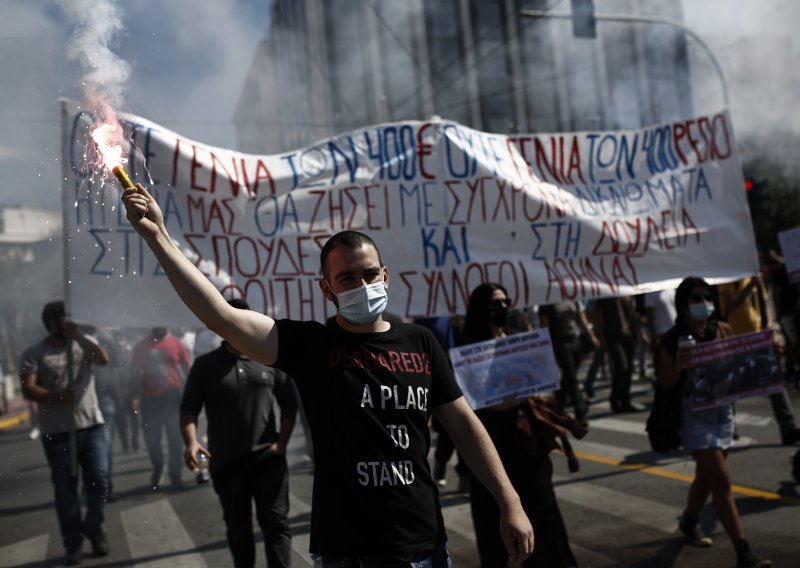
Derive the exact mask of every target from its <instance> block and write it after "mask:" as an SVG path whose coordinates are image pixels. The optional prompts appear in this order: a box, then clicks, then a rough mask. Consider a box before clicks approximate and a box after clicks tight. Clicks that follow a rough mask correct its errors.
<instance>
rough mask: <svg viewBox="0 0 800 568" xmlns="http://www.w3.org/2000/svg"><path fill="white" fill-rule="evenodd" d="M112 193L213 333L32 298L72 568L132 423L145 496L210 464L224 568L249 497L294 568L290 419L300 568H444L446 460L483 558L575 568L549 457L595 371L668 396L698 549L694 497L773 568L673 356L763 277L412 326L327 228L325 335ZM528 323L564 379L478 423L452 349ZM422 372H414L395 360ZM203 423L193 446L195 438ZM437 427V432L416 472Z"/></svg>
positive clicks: (734, 323) (614, 406) (743, 302)
mask: <svg viewBox="0 0 800 568" xmlns="http://www.w3.org/2000/svg"><path fill="white" fill-rule="evenodd" d="M123 201H124V203H125V207H126V210H127V216H128V219H129V221H130V222H131V224H132V225H133V227H134V229H135V230H136V231H137V232H138V233H139V234H140V235H141V236H142V237H143V238H144V239H145V241H146V242H147V244H148V245H149V247H150V248H151V250H152V251H153V252H154V254H155V255H156V257H157V259H158V261H159V262H160V264H161V266H162V267H163V268H164V271H165V273H166V274H167V276H168V278H169V280H170V282H171V283H172V285H173V286H174V287H175V289H176V291H177V292H178V294H179V296H180V297H181V299H182V300H183V301H184V303H185V304H186V305H187V306H188V307H189V308H190V309H191V310H192V311H193V312H194V313H195V315H196V316H197V317H198V318H199V319H200V320H201V321H202V322H203V323H204V324H205V325H206V326H207V327H208V329H209V330H211V331H212V332H213V335H212V337H219V338H220V339H219V343H217V344H216V345H214V344H213V342H211V343H210V347H209V351H208V352H207V353H202V354H201V353H194V354H190V352H189V349H188V348H187V345H186V344H185V342H183V341H181V340H180V338H178V337H175V336H173V335H171V334H170V332H169V330H168V329H167V328H165V327H154V328H152V329H151V330H150V331H149V332H148V333H147V335H146V336H144V337H140V338H139V339H138V341H134V340H133V339H132V338H131V337H130V334H128V333H123V332H121V331H119V330H102V329H101V330H96V329H91V328H85V327H84V328H81V327H79V326H77V325H76V324H74V323H73V322H71V321H69V320H68V319H67V318H66V317H65V311H64V304H63V303H61V302H52V303H49V304H47V305H46V306H45V308H44V311H43V314H42V320H43V323H44V326H45V328H46V330H47V337H46V338H45V339H44V340H43V341H41V342H40V343H37V344H36V345H33V346H31V347H30V348H29V349H28V350H26V351H25V353H24V355H23V357H22V361H21V365H20V373H21V380H22V385H23V392H24V395H25V397H26V398H27V399H29V400H30V401H33V402H35V403H36V404H37V405H38V429H39V431H40V433H41V441H42V444H43V447H44V450H45V455H46V457H47V460H48V463H49V465H50V468H51V471H52V478H53V484H54V489H55V503H56V512H57V516H58V521H59V526H60V528H61V533H62V538H63V545H64V548H65V552H66V557H65V563H66V564H68V565H74V564H78V563H80V561H81V559H82V556H83V540H84V538H86V539H88V540H89V541H90V543H91V548H92V551H93V553H94V554H95V555H98V556H103V555H105V554H108V551H109V543H108V539H107V537H106V535H105V532H104V531H103V521H104V504H105V503H106V502H107V501H109V500H113V499H114V493H113V486H112V468H111V463H112V453H111V449H110V448H111V443H112V436H113V434H114V432H116V434H117V435H118V437H119V439H120V444H121V448H122V450H123V451H132V450H136V449H137V448H138V446H139V436H138V434H139V431H140V430H141V432H142V435H143V440H144V445H145V447H146V449H147V452H148V455H149V458H150V461H151V465H152V475H151V476H150V479H149V484H150V487H151V488H152V489H154V490H159V489H161V488H162V487H163V486H164V482H165V477H168V479H169V482H170V488H172V489H175V490H179V489H181V487H182V481H181V476H182V468H184V467H187V468H189V469H190V470H192V471H198V470H201V469H202V468H203V467H204V464H205V463H208V464H209V466H210V467H209V470H210V479H211V484H212V485H213V487H214V490H215V492H216V493H217V495H218V498H219V501H220V505H221V509H222V513H223V519H224V522H225V526H226V535H227V539H228V544H229V548H230V551H231V554H232V556H233V559H234V564H235V565H236V566H237V567H240V566H248V567H250V566H253V565H254V560H255V541H254V538H253V526H252V519H251V515H252V512H251V510H252V504H253V502H254V503H255V510H256V518H257V521H258V523H259V525H260V528H261V530H262V532H263V534H264V543H265V548H266V553H267V559H268V565H269V566H270V567H271V568H274V567H279V566H289V565H290V563H291V544H290V543H291V533H290V531H289V525H288V520H287V519H288V513H289V498H288V495H289V491H288V483H289V475H288V468H287V462H286V448H287V445H288V444H289V440H290V437H291V434H292V431H293V429H294V426H295V421H296V419H297V417H298V411H301V412H302V413H303V416H305V417H306V420H307V423H308V428H309V431H310V435H311V439H312V440H313V459H314V473H315V477H314V491H313V497H312V513H311V540H310V552H311V554H312V558H313V559H314V562H315V566H316V567H318V568H325V567H333V566H337V567H351V566H352V567H357V566H370V567H390V566H391V567H394V566H416V565H425V566H431V567H434V568H438V567H445V566H449V565H450V560H449V555H448V551H447V536H446V532H445V526H444V521H443V517H442V512H441V505H440V502H439V491H440V489H442V488H443V487H444V486H445V484H446V473H445V468H446V465H447V463H448V462H449V460H450V455H451V454H452V452H453V451H454V450H456V451H457V452H458V463H459V465H458V466H457V471H458V476H459V479H460V480H461V482H460V483H459V491H462V492H464V493H468V494H469V498H470V504H471V508H472V516H473V521H474V528H475V534H476V541H477V545H478V550H479V556H480V562H481V565H482V566H484V567H485V568H495V567H498V566H506V565H508V564H509V563H511V564H514V565H523V566H536V567H550V566H552V567H569V566H576V565H577V562H576V560H575V556H574V554H573V552H572V550H571V548H570V543H569V537H568V531H567V524H566V523H565V521H564V519H563V518H562V515H561V512H560V509H559V506H558V500H557V498H556V494H555V492H554V489H553V482H552V477H553V464H552V462H551V460H550V455H549V454H550V452H551V450H552V449H554V448H561V449H563V450H564V451H565V453H567V455H568V457H570V459H572V458H574V456H573V455H572V453H571V448H570V446H569V441H568V435H567V433H568V432H571V433H572V435H573V436H575V437H582V436H583V435H585V434H586V429H587V426H588V425H589V418H590V404H589V403H590V401H591V400H592V399H593V398H594V396H595V394H596V393H595V388H594V377H596V376H597V374H598V373H607V374H608V377H609V378H610V381H611V389H610V396H609V406H610V410H611V411H612V412H614V413H626V412H640V411H642V410H644V408H643V407H642V406H640V405H639V404H638V403H637V402H636V401H634V400H633V395H632V382H633V377H634V374H635V369H636V367H637V366H638V368H639V375H640V376H642V377H645V378H647V379H649V380H650V381H652V383H653V384H654V385H655V384H659V385H660V386H661V387H663V388H665V389H679V391H680V392H681V393H682V397H681V398H682V400H683V403H682V410H681V415H682V423H681V431H680V435H681V441H682V445H683V448H684V449H685V451H686V452H689V453H690V454H691V456H692V458H693V460H694V461H695V462H696V475H695V479H694V481H693V482H692V484H691V486H690V488H689V492H688V496H687V502H686V506H685V509H684V513H683V516H682V517H681V519H680V522H679V524H678V528H679V530H680V532H681V533H682V534H683V535H684V537H685V538H686V539H687V542H689V543H690V544H693V545H695V546H703V547H708V546H711V545H712V544H713V543H712V541H711V539H710V538H709V537H708V536H706V535H704V534H702V532H701V531H700V529H699V527H698V523H697V519H698V515H699V512H700V510H701V508H702V507H703V506H704V504H705V502H706V501H707V500H708V497H709V496H710V497H711V498H712V501H713V504H714V508H715V511H716V513H717V516H718V517H719V520H720V522H721V524H722V525H723V527H724V529H725V531H726V533H727V535H728V536H729V538H730V539H731V542H732V543H733V546H734V548H735V551H736V555H737V561H738V565H739V566H742V567H753V566H759V567H765V566H770V565H771V564H770V563H769V561H767V560H763V559H760V558H758V557H757V556H756V555H755V554H754V553H753V552H752V551H751V549H750V546H749V544H748V541H747V540H746V539H745V534H744V530H743V528H742V523H741V519H740V517H739V514H738V511H737V508H736V503H735V500H734V498H733V495H732V493H731V481H730V473H729V471H728V467H727V465H726V461H725V458H726V454H727V450H728V449H729V448H730V447H731V446H732V445H733V443H734V439H735V438H736V430H735V412H734V406H733V405H732V404H724V405H720V406H715V407H713V408H711V409H708V410H703V411H697V410H693V409H692V408H691V407H690V405H689V403H688V400H689V390H690V382H689V381H687V375H686V366H687V351H686V349H685V348H684V347H683V346H682V345H681V344H680V341H679V339H681V338H682V337H684V336H688V335H691V336H692V337H693V338H694V339H695V340H696V341H697V342H701V343H702V342H707V341H712V340H715V339H719V338H722V337H728V336H730V335H732V334H738V333H748V332H752V331H758V330H761V329H767V328H770V327H771V326H772V321H771V319H770V313H772V312H773V310H771V309H769V307H768V306H766V307H764V304H765V303H766V294H764V293H763V280H762V278H761V277H753V278H750V279H746V280H745V281H742V282H739V283H732V284H731V285H721V286H718V287H714V286H711V285H709V284H708V283H707V282H705V281H704V280H702V279H699V278H692V277H688V278H686V279H685V280H683V282H682V283H681V284H680V286H678V287H677V289H676V290H666V291H662V292H654V293H651V294H647V295H643V296H641V297H637V298H604V299H600V300H596V301H592V302H589V303H587V304H586V305H583V304H582V303H579V302H561V303H558V304H554V305H549V306H540V307H538V309H536V308H534V309H527V310H522V311H520V310H516V311H515V310H513V309H511V306H512V303H513V301H514V299H513V298H510V297H509V295H508V293H507V291H506V289H505V288H504V287H503V286H501V285H499V284H495V283H485V284H481V285H480V286H478V287H477V288H476V289H475V290H473V291H472V292H471V294H470V297H469V302H468V305H467V308H466V313H465V315H464V316H463V317H458V318H434V319H431V320H428V321H421V322H418V323H420V324H423V325H414V324H411V323H406V322H402V321H399V320H398V319H393V318H390V317H389V316H388V313H387V312H385V311H384V310H385V308H386V306H387V303H388V285H389V277H390V275H389V271H388V268H387V267H386V266H385V265H384V263H383V262H382V260H381V256H380V252H379V251H378V247H377V245H376V244H375V243H374V242H373V241H372V239H370V238H369V237H368V236H366V235H364V234H362V233H357V232H352V231H347V232H343V233H339V234H337V235H335V236H334V237H332V238H331V239H330V240H329V241H328V242H327V244H326V245H325V246H324V248H323V249H322V252H321V258H320V263H321V269H322V275H323V278H322V280H321V282H320V287H321V290H322V292H323V294H324V295H325V297H326V298H327V299H328V300H329V301H331V302H332V303H333V304H334V305H335V306H336V308H337V316H336V317H335V318H334V319H332V320H331V321H330V322H327V323H326V324H321V323H316V322H298V321H290V320H277V321H276V320H273V319H271V318H269V317H267V316H265V315H263V314H260V313H257V312H255V311H253V310H250V309H249V306H248V305H247V304H246V302H244V301H243V300H241V299H233V300H226V299H224V298H223V296H222V295H221V294H220V293H219V292H218V291H217V290H216V289H215V288H214V287H213V285H212V284H211V283H210V282H209V281H208V280H207V279H206V278H205V277H204V276H203V275H202V274H201V273H200V272H199V271H198V270H197V269H196V268H195V267H194V265H193V264H192V263H191V262H190V261H188V260H187V259H186V258H185V257H184V256H183V254H182V253H181V252H180V250H179V249H178V248H177V247H176V246H175V245H174V243H173V241H172V240H171V238H170V237H169V235H168V233H167V231H166V229H165V227H164V224H163V218H162V216H161V212H160V209H159V208H158V205H157V204H156V203H155V201H154V200H153V199H152V198H151V197H150V196H149V194H148V193H147V191H146V190H145V189H144V188H143V187H142V186H141V185H139V186H137V188H135V189H133V190H127V191H126V192H125V195H124V196H123ZM769 260H770V262H771V263H772V264H770V265H769V267H768V268H767V270H768V272H767V274H768V276H770V277H773V278H775V281H777V276H775V274H777V272H778V271H779V265H780V262H779V259H778V258H777V257H776V256H775V255H774V254H773V255H770V256H769ZM776 292H779V294H780V296H781V299H782V300H783V301H784V304H783V305H781V306H780V307H779V308H778V309H777V310H775V312H777V313H776V315H777V316H778V317H779V318H780V324H781V326H782V328H783V327H786V330H785V331H784V333H783V336H784V337H786V338H787V342H788V344H787V345H786V348H785V351H784V354H785V356H786V370H787V376H789V377H792V376H794V375H792V373H796V372H797V364H798V360H797V348H798V346H797V343H796V333H795V335H794V336H792V333H791V330H790V328H789V326H790V324H791V325H792V326H794V325H795V323H794V322H795V321H796V318H797V310H798V303H797V296H796V295H795V296H794V304H793V305H790V304H789V302H791V301H792V297H791V295H790V294H788V293H785V292H784V291H783V290H777V289H776ZM791 318H795V319H794V320H791ZM536 328H546V329H548V331H549V335H550V338H551V340H552V345H553V350H554V356H555V360H556V362H557V365H558V369H559V373H560V385H561V386H560V389H559V390H557V391H556V392H555V393H554V396H552V397H551V396H546V395H541V396H535V397H530V398H524V399H521V400H505V401H503V402H501V403H499V404H495V405H491V406H489V407H486V408H481V409H479V410H477V411H473V410H472V409H471V408H470V407H469V405H468V404H467V402H466V401H465V398H464V396H463V394H462V390H461V388H460V387H459V384H458V383H457V382H456V379H455V376H454V373H453V370H452V368H451V365H450V363H449V360H448V357H447V354H446V349H447V348H449V347H452V346H457V345H467V344H471V343H474V342H478V341H485V340H492V339H498V340H499V339H502V338H504V337H506V336H507V335H510V334H513V333H517V332H524V331H527V330H531V329H536ZM791 329H796V327H792V328H791ZM793 337H794V339H793ZM198 339H199V337H198ZM792 341H794V343H792ZM192 355H193V356H192ZM648 355H649V356H648ZM589 357H591V358H592V362H591V367H592V368H590V370H589V373H588V376H587V379H586V382H585V383H584V384H583V385H581V384H580V381H579V373H578V369H579V367H580V366H581V364H582V363H583V362H584V360H586V359H588V358H589ZM417 360H418V361H421V362H424V363H423V364H419V365H417V364H414V363H409V361H412V362H413V361H417ZM648 360H652V361H653V367H652V368H653V374H652V376H648V374H649V372H650V371H649V369H650V367H649V366H648V365H647V361H648ZM586 362H587V363H588V361H586ZM676 392H677V391H676ZM771 402H772V407H773V410H774V412H775V416H776V419H777V421H778V424H779V427H780V434H781V437H782V441H783V443H785V444H794V443H796V442H797V441H798V440H800V429H798V427H797V425H796V423H795V417H794V414H793V412H792V407H791V402H790V400H789V399H788V396H787V395H786V392H785V391H782V392H780V393H777V394H774V395H772V396H771ZM201 412H205V416H206V419H207V422H208V434H207V436H208V437H207V441H205V440H203V439H202V436H201V435H200V434H199V431H198V420H199V416H200V414H201ZM431 422H433V424H434V429H435V431H436V432H437V436H435V439H437V440H438V445H437V448H436V450H435V452H434V453H433V455H432V461H433V467H432V468H431V467H430V466H429V461H428V460H429V451H430V450H431V448H430V445H431V436H430V433H429V427H430V425H431ZM70 432H74V433H75V435H74V436H71V434H70ZM164 439H166V452H165V448H164V444H163V442H164ZM341 440H348V443H347V444H342V443H341ZM570 464H571V465H573V462H572V461H570ZM78 469H80V472H81V477H82V479H83V484H84V488H85V489H84V493H85V497H86V501H85V502H86V512H85V514H82V513H81V502H80V497H79V493H80V491H79V488H78V475H77V471H78ZM534 537H535V545H534Z"/></svg>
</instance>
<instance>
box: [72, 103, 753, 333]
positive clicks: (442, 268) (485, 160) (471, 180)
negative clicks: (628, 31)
mask: <svg viewBox="0 0 800 568" xmlns="http://www.w3.org/2000/svg"><path fill="white" fill-rule="evenodd" d="M120 118H121V122H122V126H123V129H124V131H125V135H126V137H127V139H128V140H130V142H131V148H130V151H129V152H127V156H126V157H127V158H128V163H127V164H126V165H125V167H126V169H127V171H128V173H129V174H130V176H131V177H132V178H133V179H134V181H136V182H141V183H143V184H144V185H146V186H148V188H150V190H151V192H152V193H153V195H154V197H155V199H156V200H157V201H158V203H159V205H160V206H161V209H162V210H163V211H164V216H165V221H166V225H167V228H168V230H169V231H170V234H171V235H172V237H173V238H174V239H175V240H176V242H177V243H178V245H179V246H180V247H181V249H182V250H183V251H184V252H185V254H186V255H187V256H188V257H189V258H190V259H191V260H192V261H193V262H195V264H196V265H197V266H198V267H199V268H200V270H201V271H203V273H204V274H206V275H207V276H208V278H209V279H211V281H212V282H214V284H215V285H216V286H217V287H218V288H219V289H221V290H224V291H225V292H226V293H229V294H236V295H241V296H243V297H245V298H246V299H247V300H248V302H249V303H250V305H251V306H252V307H253V309H254V310H257V311H260V312H263V313H266V314H268V315H270V316H273V317H276V318H284V317H289V318H294V319H300V320H317V321H324V320H325V319H327V318H328V317H329V316H331V315H333V314H334V308H333V306H332V305H331V304H330V303H329V302H327V301H325V299H324V296H323V294H322V292H321V291H320V289H319V286H318V280H319V278H320V271H319V262H318V255H319V252H320V249H321V247H322V246H323V244H324V243H325V241H326V240H327V239H328V238H329V237H330V236H331V235H333V234H335V233H336V232H338V231H341V230H345V229H352V230H358V231H362V232H365V233H367V234H369V235H370V236H371V237H372V238H374V239H375V241H376V242H377V244H378V246H379V247H380V249H381V253H382V257H383V261H384V262H385V263H386V265H387V266H388V267H389V269H390V288H389V307H388V309H389V311H391V312H393V313H395V314H397V315H399V316H402V317H405V318H408V319H413V318H419V317H431V316H439V315H453V314H461V313H464V312H465V308H466V303H467V300H468V298H469V293H470V292H471V291H472V290H473V289H474V288H475V287H476V286H477V285H478V284H480V283H482V282H497V283H500V284H502V285H503V286H505V288H506V289H507V290H508V292H509V296H510V298H511V300H512V305H513V306H515V307H524V306H529V305H534V304H547V303H554V302H559V301H562V300H587V299H590V298H598V297H603V296H618V295H629V294H637V293H642V292H647V291H650V290H658V289H661V288H666V287H673V286H676V285H677V284H678V283H679V282H680V280H681V279H682V278H683V277H684V276H686V275H687V274H694V275H697V276H701V277H705V278H707V279H709V280H710V281H712V282H720V281H727V280H733V279H738V278H741V277H744V276H747V275H750V274H753V273H755V272H756V271H757V269H758V263H757V256H756V249H755V241H754V237H753V231H752V225H751V222H750V216H749V213H748V208H747V202H746V196H745V192H744V190H743V186H744V181H743V177H742V171H741V165H740V162H739V158H738V156H737V153H736V142H735V140H734V136H733V130H732V127H731V122H730V117H729V115H728V114H727V113H726V112H722V113H718V114H715V115H712V116H701V117H697V118H693V119H689V120H682V121H678V122H673V123H664V124H658V125H654V126H650V127H647V128H642V129H639V130H628V131H606V132H576V133H559V134H537V135H532V134H530V135H529V134H517V135H513V136H505V135H499V134H490V133H485V132H478V131H476V130H472V129H470V128H467V127H465V126H462V125H460V124H457V123H454V122H450V121H446V120H441V119H435V120H430V121H427V122H419V121H408V122H399V123H391V124H380V125H374V126H369V127H365V128H362V129H360V130H356V131H352V132H348V133H345V134H341V135H338V136H335V137H333V138H330V139H328V140H324V141H321V142H319V143H317V144H314V145H313V146H309V147H307V148H302V149H298V150H296V151H292V152H287V153H284V154H279V155H271V156H258V155H248V154H243V153H240V152H236V151H233V150H228V149H222V148H215V147H211V146H207V145H204V144H201V143H199V142H195V141H192V140H188V139H186V138H184V137H182V136H180V135H179V134H176V133H174V132H170V131H169V130H167V129H165V128H163V127H161V126H159V125H157V124H155V123H152V122H150V121H148V120H146V119H143V118H140V117H137V116H133V115H120ZM93 122H94V117H93V116H92V115H91V114H90V113H88V112H86V111H84V110H82V109H81V108H80V107H79V106H78V105H77V104H75V103H71V102H66V101H65V102H64V103H63V166H64V188H63V212H64V227H65V236H66V238H65V246H66V251H65V259H66V264H67V268H66V270H67V275H66V276H67V277H66V281H67V290H66V299H67V303H68V306H69V308H70V311H71V315H72V317H73V318H75V319H76V320H77V321H91V322H93V323H95V324H98V325H105V324H111V325H115V324H118V323H119V322H120V321H124V322H125V323H126V325H129V326H150V325H155V324H163V325H196V324H197V321H196V320H195V319H194V317H193V316H191V314H190V313H189V312H188V310H186V309H185V308H184V307H183V306H182V305H181V302H180V301H179V299H178V297H177V295H176V294H175V292H174V291H173V290H172V289H171V287H170V286H169V284H168V282H167V281H166V277H165V276H164V274H163V273H162V271H161V270H160V268H159V266H158V265H157V263H156V260H155V258H154V257H153V255H152V254H150V252H149V251H148V250H147V247H146V246H145V245H144V244H143V242H142V241H141V239H140V238H139V237H138V235H136V234H135V233H134V232H133V231H132V229H131V227H130V225H129V224H128V222H127V221H126V220H125V218H124V211H123V209H122V208H121V207H120V201H119V196H120V193H121V190H120V188H119V187H118V186H117V184H116V183H114V180H113V179H111V178H110V177H109V176H107V177H106V178H103V177H102V176H101V175H100V174H101V172H100V170H98V169H97V167H96V164H97V163H98V160H97V159H96V155H95V150H94V148H93V145H92V144H91V143H89V142H88V140H89V136H88V133H89V129H90V128H91V125H92V124H93Z"/></svg>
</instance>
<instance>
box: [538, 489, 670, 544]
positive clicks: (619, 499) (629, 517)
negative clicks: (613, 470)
mask: <svg viewBox="0 0 800 568" xmlns="http://www.w3.org/2000/svg"><path fill="white" fill-rule="evenodd" d="M553 483H554V484H555V485H556V488H555V489H556V496H557V497H558V500H559V501H562V500H563V501H568V502H570V503H574V504H575V505H579V506H581V507H585V508H587V509H592V510H594V511H598V512H600V513H603V514H606V515H612V516H615V517H618V518H620V519H625V520H626V521H630V522H633V523H637V524H640V525H644V526H646V527H649V528H651V529H655V530H657V531H662V532H665V533H672V532H675V529H676V528H677V526H678V525H677V521H676V520H675V519H677V518H678V516H680V514H681V511H682V509H681V508H680V507H673V506H671V505H665V504H663V503H659V502H658V501H653V500H652V499H642V498H641V497H636V496H635V495H631V494H630V493H624V492H622V491H617V490H615V489H609V488H607V487H602V486H601V485H598V484H596V483H588V482H586V481H583V480H581V479H579V478H571V477H567V476H563V475H554V476H553Z"/></svg>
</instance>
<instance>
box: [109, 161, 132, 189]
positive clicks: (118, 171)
mask: <svg viewBox="0 0 800 568" xmlns="http://www.w3.org/2000/svg"><path fill="white" fill-rule="evenodd" d="M111 172H112V173H113V174H114V177H115V178H117V181H118V182H119V184H120V185H121V186H122V188H123V189H131V188H132V187H133V182H132V181H131V178H129V177H128V174H127V173H125V170H123V169H122V166H114V167H113V168H111Z"/></svg>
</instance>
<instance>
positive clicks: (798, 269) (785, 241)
mask: <svg viewBox="0 0 800 568" xmlns="http://www.w3.org/2000/svg"><path fill="white" fill-rule="evenodd" d="M778 242H779V243H780V245H781V254H782V255H783V260H784V261H785V262H786V273H787V274H788V275H789V281H790V282H795V283H800V227H795V228H794V229H789V230H787V231H781V232H780V233H778Z"/></svg>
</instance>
